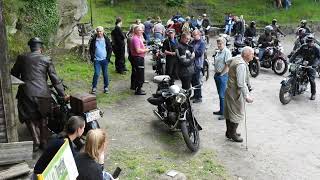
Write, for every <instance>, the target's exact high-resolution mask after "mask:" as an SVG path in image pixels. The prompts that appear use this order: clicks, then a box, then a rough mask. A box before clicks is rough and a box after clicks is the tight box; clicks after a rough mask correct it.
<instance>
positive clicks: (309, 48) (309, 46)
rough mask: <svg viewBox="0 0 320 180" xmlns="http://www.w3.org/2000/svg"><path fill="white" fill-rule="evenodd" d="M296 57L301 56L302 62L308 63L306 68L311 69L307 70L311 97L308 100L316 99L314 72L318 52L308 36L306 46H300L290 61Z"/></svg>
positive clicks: (319, 51)
mask: <svg viewBox="0 0 320 180" xmlns="http://www.w3.org/2000/svg"><path fill="white" fill-rule="evenodd" d="M297 56H302V57H303V61H308V66H311V67H312V68H308V69H307V73H308V77H309V81H310V86H311V97H310V100H315V98H316V82H315V76H316V70H315V69H314V68H315V67H317V66H318V64H319V59H320V50H319V49H318V48H317V47H316V46H315V43H314V37H313V36H312V35H309V36H308V37H307V39H306V44H304V45H302V46H301V47H300V48H299V49H298V50H297V51H296V52H295V53H294V54H293V55H292V56H291V57H290V61H289V62H292V61H294V60H295V58H296V57H297Z"/></svg>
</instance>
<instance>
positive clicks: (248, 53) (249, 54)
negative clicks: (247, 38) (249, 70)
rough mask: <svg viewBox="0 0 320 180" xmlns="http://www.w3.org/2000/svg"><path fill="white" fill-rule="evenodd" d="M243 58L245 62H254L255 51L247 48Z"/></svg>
mask: <svg viewBox="0 0 320 180" xmlns="http://www.w3.org/2000/svg"><path fill="white" fill-rule="evenodd" d="M241 56H242V58H243V60H245V61H246V62H247V63H249V62H250V61H252V59H253V57H254V50H253V49H252V47H250V46H245V47H244V48H243V49H242V52H241Z"/></svg>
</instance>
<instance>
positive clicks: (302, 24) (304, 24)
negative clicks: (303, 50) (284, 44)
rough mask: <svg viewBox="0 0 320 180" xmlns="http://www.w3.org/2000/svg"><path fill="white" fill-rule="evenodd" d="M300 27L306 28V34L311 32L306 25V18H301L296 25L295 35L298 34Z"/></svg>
mask: <svg viewBox="0 0 320 180" xmlns="http://www.w3.org/2000/svg"><path fill="white" fill-rule="evenodd" d="M300 28H304V29H305V30H306V33H307V34H310V33H312V32H311V29H310V28H309V27H308V26H307V20H305V19H303V20H301V21H300V26H299V27H298V30H297V32H296V34H297V35H299V29H300Z"/></svg>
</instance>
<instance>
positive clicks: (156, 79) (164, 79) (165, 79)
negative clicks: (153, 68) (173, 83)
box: [153, 75, 170, 83]
mask: <svg viewBox="0 0 320 180" xmlns="http://www.w3.org/2000/svg"><path fill="white" fill-rule="evenodd" d="M169 81H170V76H168V75H160V76H155V77H154V78H153V82H155V83H161V82H169Z"/></svg>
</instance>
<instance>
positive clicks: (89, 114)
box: [85, 109, 101, 123]
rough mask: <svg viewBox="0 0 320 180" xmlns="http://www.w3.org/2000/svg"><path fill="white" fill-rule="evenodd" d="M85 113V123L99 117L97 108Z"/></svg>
mask: <svg viewBox="0 0 320 180" xmlns="http://www.w3.org/2000/svg"><path fill="white" fill-rule="evenodd" d="M85 115H86V121H87V123H88V122H91V121H94V120H98V119H99V118H100V117H101V116H100V110H98V109H97V110H94V111H90V112H87V113H85Z"/></svg>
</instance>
